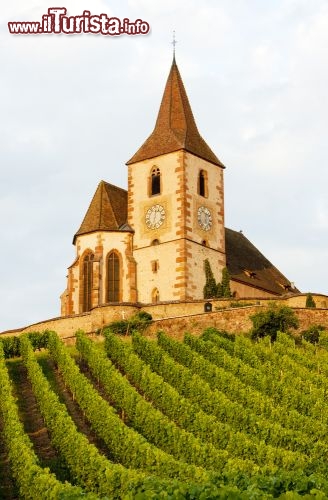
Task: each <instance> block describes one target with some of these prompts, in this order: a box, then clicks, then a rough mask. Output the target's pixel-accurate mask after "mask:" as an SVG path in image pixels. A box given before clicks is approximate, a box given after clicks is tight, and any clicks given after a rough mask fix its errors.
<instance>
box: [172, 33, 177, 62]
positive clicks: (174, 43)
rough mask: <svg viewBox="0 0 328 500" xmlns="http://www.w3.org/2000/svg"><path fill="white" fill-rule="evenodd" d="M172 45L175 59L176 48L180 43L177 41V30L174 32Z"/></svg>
mask: <svg viewBox="0 0 328 500" xmlns="http://www.w3.org/2000/svg"><path fill="white" fill-rule="evenodd" d="M171 43H172V45H173V57H175V46H176V44H177V43H178V41H177V40H176V39H175V30H173V40H172V42H171Z"/></svg>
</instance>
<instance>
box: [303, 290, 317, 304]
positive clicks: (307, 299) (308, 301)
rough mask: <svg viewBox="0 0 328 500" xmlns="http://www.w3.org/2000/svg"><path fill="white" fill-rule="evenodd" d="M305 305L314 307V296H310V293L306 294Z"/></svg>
mask: <svg viewBox="0 0 328 500" xmlns="http://www.w3.org/2000/svg"><path fill="white" fill-rule="evenodd" d="M305 307H316V305H315V302H314V298H313V297H312V294H311V293H308V294H307V296H306V302H305Z"/></svg>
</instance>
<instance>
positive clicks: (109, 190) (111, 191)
mask: <svg viewBox="0 0 328 500" xmlns="http://www.w3.org/2000/svg"><path fill="white" fill-rule="evenodd" d="M126 220H127V192H126V191H125V189H121V188H119V187H117V186H113V185H112V184H108V182H105V181H101V182H100V183H99V184H98V187H97V190H96V192H95V194H94V196H93V198H92V200H91V203H90V205H89V208H88V210H87V213H86V214H85V217H84V219H83V221H82V224H81V226H80V228H79V230H78V231H77V233H76V234H75V235H74V239H73V244H74V243H75V241H76V238H77V236H80V235H81V234H87V233H92V232H94V231H119V230H121V229H122V226H123V225H124V224H125V223H126Z"/></svg>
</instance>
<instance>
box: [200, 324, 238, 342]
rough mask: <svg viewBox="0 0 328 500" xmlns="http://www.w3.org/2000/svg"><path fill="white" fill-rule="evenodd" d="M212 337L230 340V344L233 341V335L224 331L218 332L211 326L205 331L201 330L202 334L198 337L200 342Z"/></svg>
mask: <svg viewBox="0 0 328 500" xmlns="http://www.w3.org/2000/svg"><path fill="white" fill-rule="evenodd" d="M213 335H218V336H219V337H223V338H225V339H228V340H231V341H232V342H233V341H234V340H235V335H234V334H233V333H228V332H226V331H225V330H218V329H217V328H215V327H213V326H209V327H208V328H205V330H203V333H202V334H201V335H200V338H201V339H202V340H210V339H211V336H213Z"/></svg>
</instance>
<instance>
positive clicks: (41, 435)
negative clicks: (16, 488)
mask: <svg viewBox="0 0 328 500" xmlns="http://www.w3.org/2000/svg"><path fill="white" fill-rule="evenodd" d="M8 370H9V374H10V378H11V380H12V382H13V386H14V394H15V396H16V397H17V405H18V409H19V414H20V418H21V420H22V422H23V424H24V429H25V432H26V433H27V434H28V436H29V438H30V440H31V441H32V444H33V447H34V451H35V453H36V454H37V456H38V457H39V459H40V463H41V465H42V467H49V468H50V470H51V471H52V472H54V473H55V474H56V476H57V478H58V479H59V480H60V481H65V480H67V481H69V480H70V477H69V473H68V471H67V469H66V467H65V465H64V463H63V461H62V459H61V458H60V456H59V455H58V453H57V451H56V450H55V448H54V447H53V446H52V444H51V439H50V436H49V434H48V430H47V428H46V427H45V425H44V421H43V418H42V415H41V413H40V411H39V408H38V405H37V402H36V399H35V396H34V393H33V389H32V386H31V384H30V382H29V380H28V378H27V371H26V368H25V366H24V364H23V361H21V360H15V361H11V362H10V363H8Z"/></svg>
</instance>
